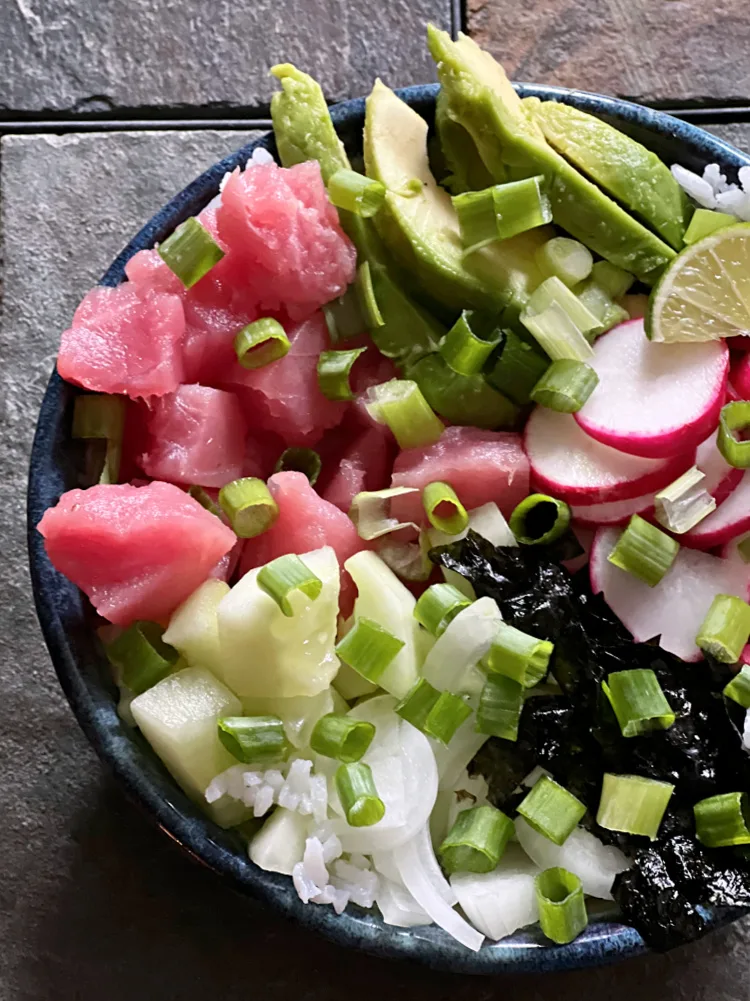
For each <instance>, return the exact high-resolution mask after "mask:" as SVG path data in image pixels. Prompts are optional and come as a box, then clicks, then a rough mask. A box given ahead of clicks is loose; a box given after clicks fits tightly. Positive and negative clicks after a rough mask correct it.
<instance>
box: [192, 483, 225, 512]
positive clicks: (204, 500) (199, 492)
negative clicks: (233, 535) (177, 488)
mask: <svg viewBox="0 0 750 1001" xmlns="http://www.w3.org/2000/svg"><path fill="white" fill-rule="evenodd" d="M188 494H189V495H190V496H191V497H192V498H193V500H197V501H198V503H199V504H200V506H201V507H202V508H205V509H206V511H210V512H211V514H213V515H216V517H217V518H222V519H223V518H224V512H223V511H222V510H221V508H220V507H219V505H218V504H217V503H216V502H215V501H214V499H213V498H212V497H211V495H210V494H209V493H208V491H207V490H204V489H203V487H199V486H197V484H195V483H194V484H193V485H192V486H191V487H189V488H188Z"/></svg>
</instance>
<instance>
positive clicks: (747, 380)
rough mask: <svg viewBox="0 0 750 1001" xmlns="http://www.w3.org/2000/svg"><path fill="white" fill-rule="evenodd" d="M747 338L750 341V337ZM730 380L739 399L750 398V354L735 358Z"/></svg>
mask: <svg viewBox="0 0 750 1001" xmlns="http://www.w3.org/2000/svg"><path fill="white" fill-rule="evenodd" d="M743 339H744V338H743ZM747 340H748V341H750V337H748V338H747ZM732 347H734V345H732ZM729 381H730V382H731V384H732V388H733V389H734V390H735V392H736V394H737V398H738V399H740V400H750V354H743V355H740V356H739V357H738V358H735V360H734V361H733V362H732V372H731V375H730V376H729Z"/></svg>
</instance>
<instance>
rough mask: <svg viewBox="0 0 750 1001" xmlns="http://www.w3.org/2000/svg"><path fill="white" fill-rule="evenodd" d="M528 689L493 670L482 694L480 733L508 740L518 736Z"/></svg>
mask: <svg viewBox="0 0 750 1001" xmlns="http://www.w3.org/2000/svg"><path fill="white" fill-rule="evenodd" d="M523 700H524V689H523V685H520V684H519V683H518V682H517V681H513V680H512V678H506V676H505V675H504V674H490V675H488V677H487V680H486V681H485V683H484V685H483V686H482V691H481V693H480V695H479V706H478V707H477V733H487V734H489V735H490V737H502V738H503V739H504V740H512V741H515V740H518V727H519V724H520V722H521V712H522V711H523Z"/></svg>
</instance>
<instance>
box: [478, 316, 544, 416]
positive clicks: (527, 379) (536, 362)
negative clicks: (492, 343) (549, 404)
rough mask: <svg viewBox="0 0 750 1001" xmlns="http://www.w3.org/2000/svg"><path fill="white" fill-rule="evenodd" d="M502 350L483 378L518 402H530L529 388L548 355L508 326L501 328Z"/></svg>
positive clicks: (542, 370)
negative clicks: (502, 335)
mask: <svg viewBox="0 0 750 1001" xmlns="http://www.w3.org/2000/svg"><path fill="white" fill-rule="evenodd" d="M504 335H505V339H504V341H503V347H502V352H501V354H500V357H499V358H498V360H497V362H496V363H495V367H494V368H493V369H492V371H491V372H489V373H488V374H487V381H488V382H489V383H490V385H491V386H494V388H495V389H497V390H498V391H499V392H501V393H504V394H505V396H507V397H508V399H510V400H512V401H513V402H514V403H516V404H518V406H521V407H522V406H525V405H526V404H527V403H530V402H531V391H532V389H533V388H534V386H536V384H537V383H538V382H539V380H540V379H541V377H542V376H543V375H544V373H545V372H546V371H547V369H548V367H549V363H550V361H549V358H548V357H547V356H546V355H544V354H542V353H541V352H540V351H538V350H537V349H536V348H534V347H532V346H531V344H527V343H526V341H524V340H522V339H521V338H520V337H519V336H518V334H516V333H514V331H512V330H506V331H504Z"/></svg>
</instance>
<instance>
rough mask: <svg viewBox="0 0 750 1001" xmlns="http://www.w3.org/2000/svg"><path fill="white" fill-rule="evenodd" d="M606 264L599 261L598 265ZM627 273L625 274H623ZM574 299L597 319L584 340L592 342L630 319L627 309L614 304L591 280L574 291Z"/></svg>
mask: <svg viewBox="0 0 750 1001" xmlns="http://www.w3.org/2000/svg"><path fill="white" fill-rule="evenodd" d="M604 263H608V262H605V261H599V264H604ZM625 273H627V272H625ZM574 291H575V294H576V297H577V299H578V301H579V302H580V303H581V305H582V306H585V307H586V309H587V310H588V311H589V313H591V314H592V316H595V317H596V319H597V326H596V327H594V328H593V329H592V330H589V331H587V332H586V340H587V341H589V342H593V341H594V340H596V338H597V337H598V336H599V334H603V333H604V332H605V331H607V330H611V329H612V327H615V326H617V324H618V323H624V322H625V320H627V319H629V318H630V314H629V313H628V311H627V309H625V308H624V307H623V306H621V305H620V304H619V302H615V300H614V299H613V298H612V296H611V295H610V293H609V292H608V291H607V290H606V289H605V288H602V286H601V285H599V284H597V282H596V281H595V280H594V279H593V278H589V279H588V280H587V281H585V282H583V283H582V284H581V285H577V286H576V287H575V289H574Z"/></svg>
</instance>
